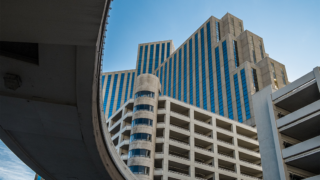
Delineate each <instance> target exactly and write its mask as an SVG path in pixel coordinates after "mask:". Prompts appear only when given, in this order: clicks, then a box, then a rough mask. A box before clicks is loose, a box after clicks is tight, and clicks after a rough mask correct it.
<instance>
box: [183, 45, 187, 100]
mask: <svg viewBox="0 0 320 180" xmlns="http://www.w3.org/2000/svg"><path fill="white" fill-rule="evenodd" d="M183 55H184V56H183V101H184V102H187V83H188V81H187V80H188V79H187V77H188V75H187V74H188V72H187V44H185V45H184V46H183Z"/></svg>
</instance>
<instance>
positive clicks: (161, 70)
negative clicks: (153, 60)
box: [159, 66, 163, 96]
mask: <svg viewBox="0 0 320 180" xmlns="http://www.w3.org/2000/svg"><path fill="white" fill-rule="evenodd" d="M162 72H163V66H161V69H160V85H161V89H162ZM159 96H161V92H160V93H159Z"/></svg>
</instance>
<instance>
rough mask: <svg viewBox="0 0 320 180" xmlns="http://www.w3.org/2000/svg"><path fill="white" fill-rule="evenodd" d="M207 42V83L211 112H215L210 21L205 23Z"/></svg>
mask: <svg viewBox="0 0 320 180" xmlns="http://www.w3.org/2000/svg"><path fill="white" fill-rule="evenodd" d="M207 42H208V64H209V81H210V82H209V83H210V104H211V112H213V113H214V112H215V104H214V84H213V69H212V52H211V30H210V21H209V22H208V23H207Z"/></svg>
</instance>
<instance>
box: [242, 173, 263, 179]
mask: <svg viewBox="0 0 320 180" xmlns="http://www.w3.org/2000/svg"><path fill="white" fill-rule="evenodd" d="M241 175H242V176H246V177H249V178H252V179H257V180H262V179H260V178H257V177H254V176H249V175H246V174H242V173H241Z"/></svg>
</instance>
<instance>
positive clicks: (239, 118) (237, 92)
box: [233, 74, 243, 122]
mask: <svg viewBox="0 0 320 180" xmlns="http://www.w3.org/2000/svg"><path fill="white" fill-rule="evenodd" d="M233 80H234V90H235V92H236V102H237V112H238V121H239V122H243V119H242V111H241V100H240V91H239V81H238V74H235V75H233Z"/></svg>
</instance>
